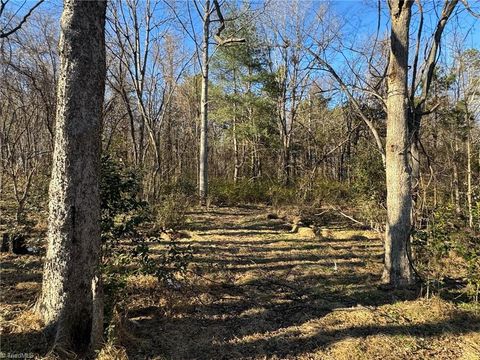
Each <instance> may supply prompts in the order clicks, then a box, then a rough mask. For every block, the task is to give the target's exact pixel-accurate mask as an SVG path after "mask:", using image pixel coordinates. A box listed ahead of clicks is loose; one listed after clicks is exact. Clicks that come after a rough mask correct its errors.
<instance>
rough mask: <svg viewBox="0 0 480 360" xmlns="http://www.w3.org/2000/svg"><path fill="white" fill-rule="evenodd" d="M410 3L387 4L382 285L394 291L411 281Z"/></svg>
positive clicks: (391, 2) (392, 0) (394, 1)
mask: <svg viewBox="0 0 480 360" xmlns="http://www.w3.org/2000/svg"><path fill="white" fill-rule="evenodd" d="M412 4H413V2H412V1H402V0H390V1H389V6H390V15H391V27H392V28H391V35H390V63H389V69H388V79H387V84H388V95H387V138H386V180H387V230H386V234H385V267H384V272H383V281H384V282H385V283H387V284H389V285H391V286H393V287H395V288H397V287H402V286H406V285H410V284H412V283H413V281H414V276H413V271H412V270H413V269H412V267H411V264H410V261H409V254H408V251H409V249H408V243H409V241H410V233H411V223H412V221H411V214H412V184H411V169H410V166H409V147H410V142H409V136H408V134H409V131H408V130H409V129H408V93H407V80H408V45H409V44H408V36H409V27H410V18H411V7H412Z"/></svg>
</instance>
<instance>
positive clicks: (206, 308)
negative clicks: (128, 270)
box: [0, 207, 480, 360]
mask: <svg viewBox="0 0 480 360" xmlns="http://www.w3.org/2000/svg"><path fill="white" fill-rule="evenodd" d="M268 212H269V209H267V208H262V207H259V208H215V209H212V210H211V211H209V212H208V213H206V212H201V211H197V212H192V213H190V214H189V219H188V222H187V224H186V231H187V232H188V234H189V237H188V238H185V239H182V240H181V241H182V242H183V243H185V245H187V244H190V245H191V246H192V248H193V251H194V260H193V262H192V264H190V267H189V271H188V274H187V276H186V279H178V283H174V284H170V285H168V286H167V285H165V284H160V283H159V282H158V281H157V279H156V278H153V277H149V276H139V277H132V278H130V279H129V281H128V298H127V299H125V301H124V303H123V304H122V307H121V308H120V309H119V311H118V313H116V315H115V318H114V322H115V325H116V329H115V332H114V335H115V341H113V342H111V343H110V344H108V345H106V346H105V347H104V349H103V350H102V352H101V353H100V355H99V359H103V360H106V359H127V358H129V359H335V360H337V359H472V360H473V359H480V345H479V344H480V315H479V313H478V306H471V305H470V306H468V307H467V306H461V304H456V303H454V302H450V301H446V300H443V299H441V298H439V297H434V298H431V299H424V298H420V299H418V298H417V295H418V294H417V293H416V292H414V291H402V292H394V293H391V292H384V291H381V290H379V289H378V288H377V285H378V283H379V276H380V274H381V269H382V264H381V262H382V244H381V241H380V239H379V238H378V235H377V234H376V233H374V232H369V231H356V230H355V231H354V230H348V229H346V230H345V229H344V230H339V229H328V227H326V228H325V229H323V231H322V236H320V237H315V236H314V234H313V232H312V231H310V230H308V229H302V228H300V229H299V231H298V232H297V233H291V232H290V231H289V230H290V227H289V225H288V224H286V223H285V222H284V221H282V220H281V219H267V214H268ZM162 250H163V245H162V244H160V245H158V248H156V249H154V251H158V252H160V251H162ZM1 260H2V290H3V291H2V295H1V296H2V297H1V303H2V304H1V308H0V314H1V316H2V351H3V352H32V353H37V354H43V353H44V351H45V342H44V340H43V338H42V335H41V332H40V329H41V323H39V321H38V319H36V318H35V316H34V314H33V313H32V312H31V306H32V305H33V303H34V299H35V296H36V294H37V293H38V291H39V282H40V280H41V273H40V271H41V266H40V265H41V261H40V260H39V258H37V257H32V256H18V257H17V256H12V255H2V258H1ZM27 350H28V351H27Z"/></svg>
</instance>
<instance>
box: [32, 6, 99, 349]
mask: <svg viewBox="0 0 480 360" xmlns="http://www.w3.org/2000/svg"><path fill="white" fill-rule="evenodd" d="M106 5H107V3H106V2H104V1H93V0H92V1H82V0H65V3H64V10H63V14H62V20H61V38H60V43H59V49H60V59H61V68H60V78H59V80H58V88H57V102H58V107H57V115H56V124H55V148H54V154H53V169H52V177H51V182H50V195H49V196H50V200H49V228H48V250H47V256H46V260H45V266H44V273H43V284H42V293H41V296H40V299H39V302H38V304H37V309H38V311H39V312H40V314H41V315H42V316H43V319H44V321H45V324H46V326H47V330H49V331H48V333H50V331H51V334H52V335H53V336H54V349H56V351H58V352H63V351H66V352H71V351H73V352H74V353H76V354H78V355H79V356H80V357H81V358H86V357H90V356H92V355H93V351H94V350H95V349H98V347H99V345H100V342H101V338H102V332H103V297H102V287H101V274H100V269H99V263H100V256H101V237H100V191H99V175H100V150H101V127H102V121H101V117H102V106H103V98H104V88H105V72H106V71H105V67H106V65H105V33H104V29H105V12H106ZM66 352H65V353H64V355H65V354H66ZM65 356H66V355H65Z"/></svg>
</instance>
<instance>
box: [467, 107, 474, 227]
mask: <svg viewBox="0 0 480 360" xmlns="http://www.w3.org/2000/svg"><path fill="white" fill-rule="evenodd" d="M470 126H471V125H470V116H468V114H467V131H468V133H467V206H468V226H469V227H470V228H473V200H472V193H473V191H472V134H471V128H470Z"/></svg>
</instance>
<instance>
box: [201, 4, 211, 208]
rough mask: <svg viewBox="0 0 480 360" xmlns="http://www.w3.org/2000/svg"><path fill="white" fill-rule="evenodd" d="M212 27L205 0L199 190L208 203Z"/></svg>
mask: <svg viewBox="0 0 480 360" xmlns="http://www.w3.org/2000/svg"><path fill="white" fill-rule="evenodd" d="M209 27H210V0H206V1H205V18H204V19H203V44H202V92H201V100H200V163H199V180H198V190H199V196H200V204H201V205H206V203H207V196H208V41H209Z"/></svg>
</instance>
